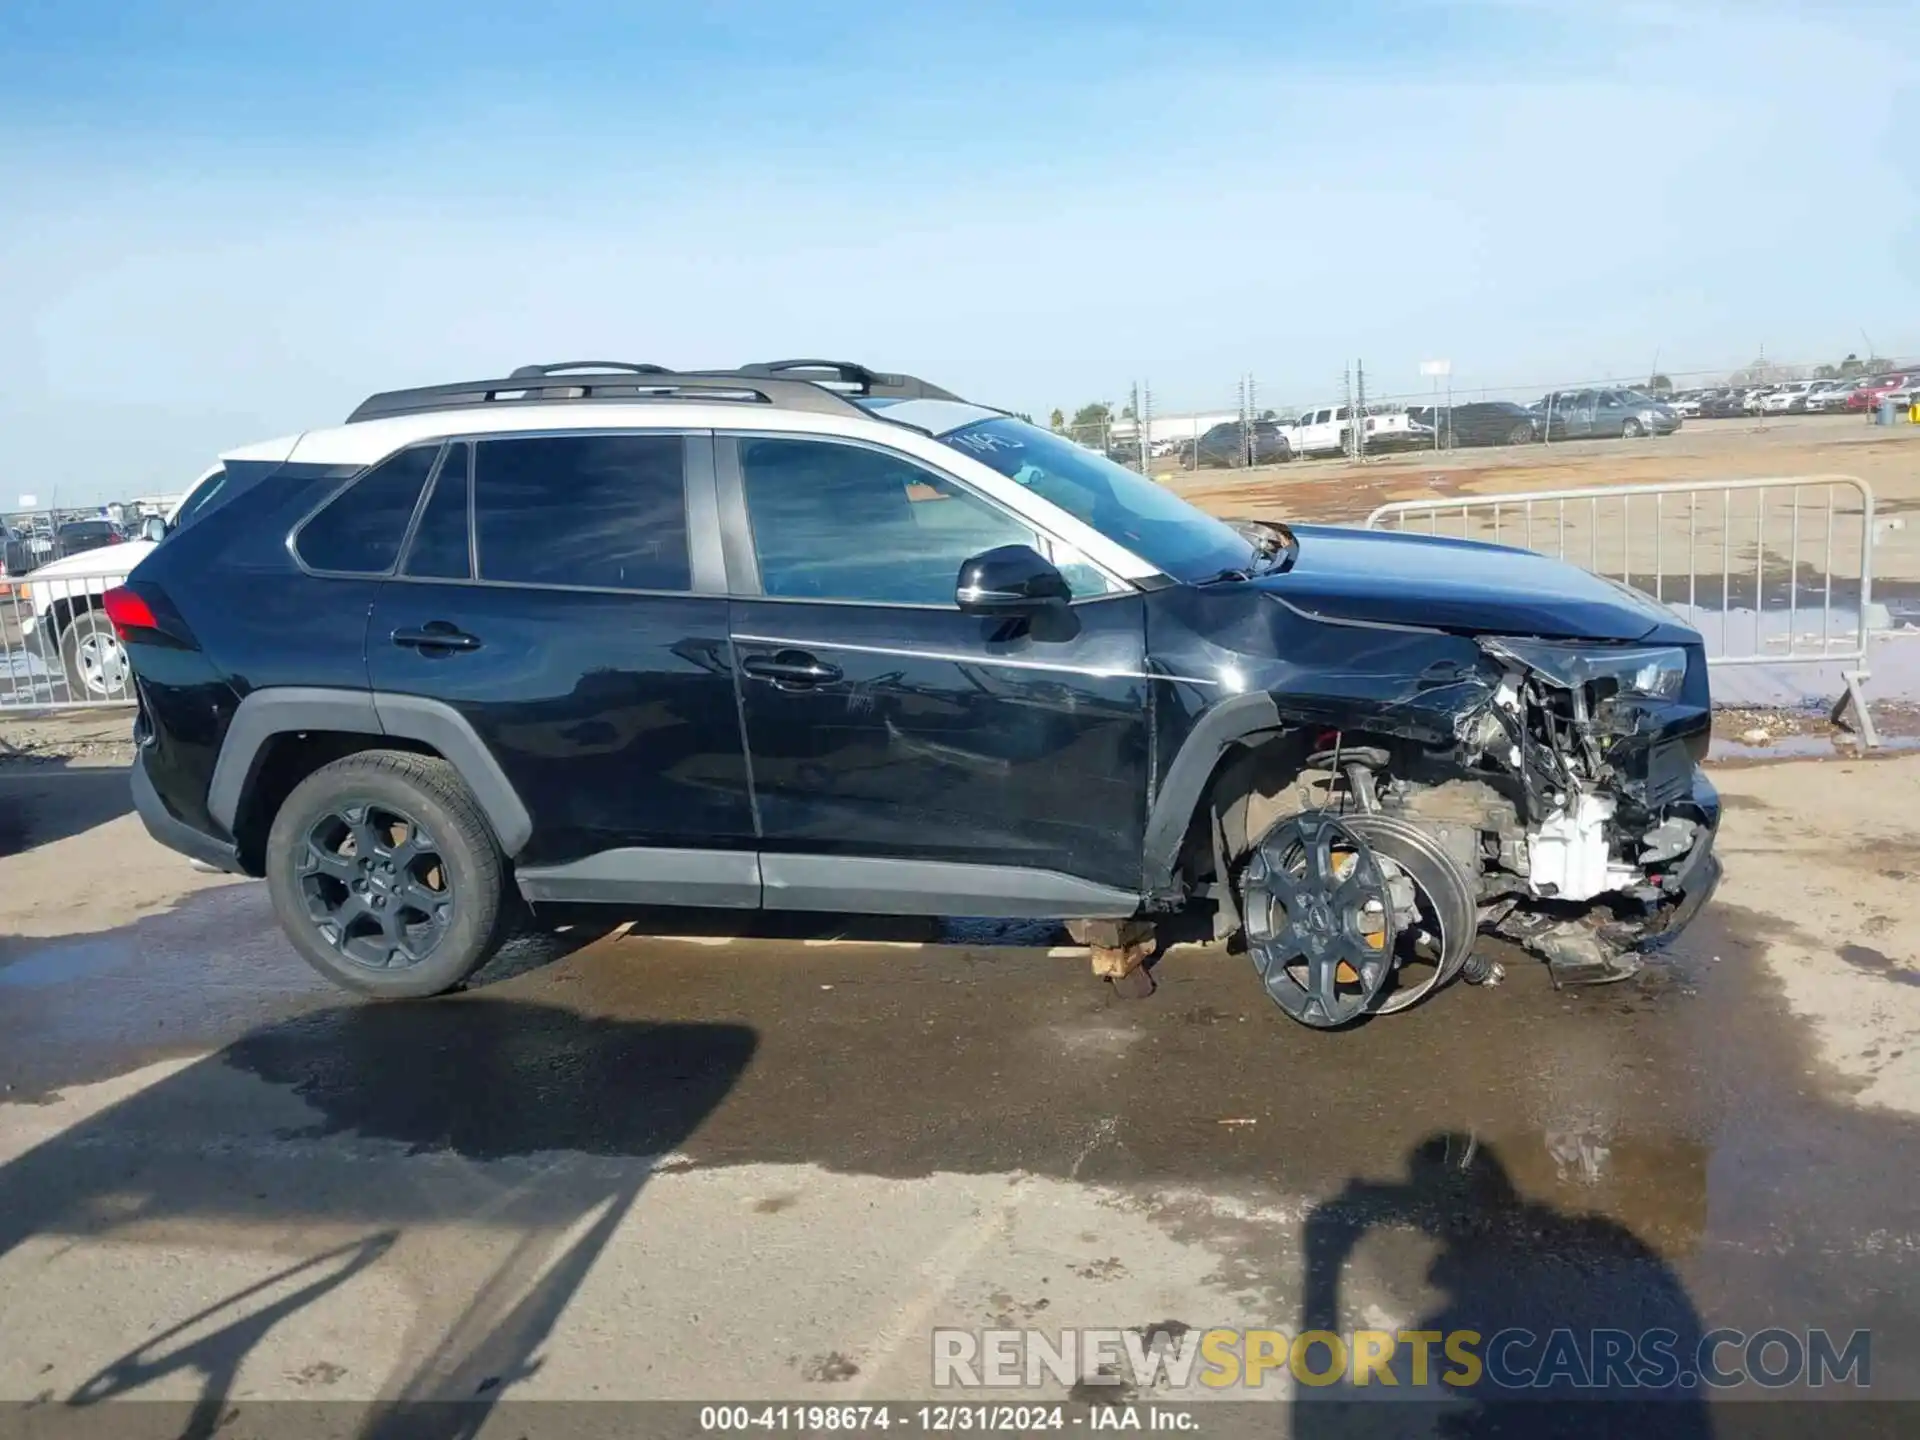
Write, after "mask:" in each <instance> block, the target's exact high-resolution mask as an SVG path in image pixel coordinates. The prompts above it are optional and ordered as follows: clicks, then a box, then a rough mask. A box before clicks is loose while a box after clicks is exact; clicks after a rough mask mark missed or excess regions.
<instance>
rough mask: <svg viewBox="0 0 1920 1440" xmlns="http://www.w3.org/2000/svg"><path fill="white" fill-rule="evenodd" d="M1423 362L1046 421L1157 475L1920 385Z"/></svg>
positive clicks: (1130, 399) (1852, 408)
mask: <svg viewBox="0 0 1920 1440" xmlns="http://www.w3.org/2000/svg"><path fill="white" fill-rule="evenodd" d="M1420 368H1421V370H1422V372H1423V373H1425V374H1427V376H1428V377H1429V378H1428V382H1427V383H1426V384H1425V386H1424V388H1422V387H1420V386H1408V387H1406V388H1401V389H1394V388H1389V387H1388V386H1386V385H1383V384H1382V383H1381V381H1380V378H1379V375H1378V372H1377V371H1370V370H1369V369H1368V367H1367V365H1366V363H1365V362H1364V361H1361V360H1354V361H1352V362H1350V363H1348V364H1347V365H1345V366H1344V367H1343V368H1341V369H1340V370H1338V371H1335V372H1333V373H1332V374H1330V375H1329V376H1328V380H1327V383H1326V385H1325V386H1324V387H1322V389H1321V390H1320V391H1319V393H1317V394H1312V395H1300V394H1295V395H1292V396H1286V395H1285V392H1284V388H1283V387H1281V386H1278V385H1269V384H1266V383H1263V382H1261V381H1260V380H1259V379H1258V378H1257V377H1256V376H1254V375H1251V374H1248V375H1242V376H1241V377H1239V379H1238V380H1237V381H1236V382H1235V383H1234V385H1233V386H1232V387H1231V388H1229V389H1227V390H1225V391H1223V392H1222V393H1221V394H1220V398H1219V403H1217V404H1215V405H1212V406H1204V407H1202V408H1199V409H1172V408H1168V407H1165V406H1163V405H1161V404H1160V403H1158V401H1157V399H1156V396H1155V394H1154V391H1153V387H1152V385H1151V384H1150V383H1149V382H1147V381H1144V380H1142V381H1136V382H1134V383H1132V384H1131V385H1130V386H1129V387H1128V391H1127V398H1126V399H1125V400H1124V401H1122V402H1119V403H1118V404H1115V403H1113V402H1102V403H1096V404H1090V405H1086V406H1082V407H1081V408H1080V409H1079V410H1078V411H1076V412H1074V414H1073V416H1072V417H1071V418H1070V419H1069V418H1067V416H1066V415H1065V414H1064V413H1063V412H1055V428H1057V429H1059V430H1060V431H1062V433H1064V434H1066V435H1068V436H1070V437H1071V438H1072V439H1073V440H1074V441H1075V442H1076V443H1078V444H1081V445H1084V446H1086V447H1087V448H1088V449H1090V450H1096V451H1099V452H1100V453H1102V454H1105V455H1107V456H1108V457H1109V458H1111V459H1113V460H1115V461H1117V462H1119V463H1120V464H1123V465H1126V466H1128V467H1129V468H1132V469H1135V470H1140V471H1143V472H1146V473H1149V474H1166V473H1171V472H1174V471H1182V470H1208V469H1248V468H1255V467H1260V466H1268V465H1278V464H1285V463H1288V462H1290V461H1293V460H1301V459H1345V460H1348V461H1359V460H1365V459H1367V458H1369V457H1371V456H1377V455H1385V454H1393V453H1399V452H1406V451H1417V450H1436V451H1438V450H1453V449H1467V448H1475V447H1481V446H1509V445H1528V444H1544V445H1552V444H1557V443H1561V442H1564V441H1568V440H1579V439H1598V438H1610V437H1622V438H1634V437H1635V436H1638V435H1642V434H1648V433H1652V434H1662V433H1667V431H1668V429H1669V426H1668V424H1667V417H1666V416H1665V415H1664V414H1663V415H1662V417H1661V419H1660V420H1659V422H1658V423H1649V421H1648V419H1647V418H1646V411H1647V407H1649V406H1657V407H1661V409H1662V411H1670V412H1671V417H1672V419H1673V420H1675V421H1677V422H1678V423H1679V424H1686V423H1689V422H1698V421H1745V422H1747V423H1749V424H1752V425H1756V426H1765V425H1766V424H1768V423H1769V422H1770V421H1772V420H1775V419H1780V418H1784V417H1788V416H1795V415H1802V414H1822V413H1824V414H1853V415H1856V416H1858V417H1859V418H1862V419H1867V418H1871V412H1872V408H1873V402H1872V399H1871V398H1870V397H1872V396H1874V395H1875V394H1876V393H1877V389H1878V388H1883V387H1877V386H1876V384H1875V382H1876V381H1891V382H1896V383H1901V382H1903V383H1911V382H1912V381H1913V380H1915V379H1920V360H1912V361H1894V360H1888V359H1884V358H1881V357H1874V358H1872V359H1871V360H1868V361H1861V360H1858V359H1857V358H1856V357H1853V356H1849V357H1847V359H1846V360H1845V361H1843V362H1840V363H1838V364H1828V363H1821V364H1795V363H1786V362H1780V361H1772V360H1767V359H1765V358H1764V357H1763V358H1761V359H1759V360H1756V361H1753V362H1751V363H1749V364H1748V365H1745V366H1737V367H1731V368H1729V367H1726V366H1720V367H1715V368H1699V369H1691V370H1665V371H1661V370H1656V371H1655V372H1654V373H1653V374H1652V375H1643V376H1635V377H1628V376H1621V375H1606V376H1600V377H1589V378H1584V379H1572V380H1569V379H1565V378H1560V379H1555V380H1552V381H1544V382H1540V381H1536V382H1519V383H1505V384H1484V385H1463V384H1460V383H1457V381H1458V378H1459V377H1456V376H1454V375H1453V374H1452V373H1451V372H1452V367H1451V366H1450V365H1448V364H1447V363H1446V362H1428V364H1427V365H1424V366H1422V367H1420ZM1769 397H1771V398H1769ZM1356 421H1357V423H1356Z"/></svg>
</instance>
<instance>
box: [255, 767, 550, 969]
mask: <svg viewBox="0 0 1920 1440" xmlns="http://www.w3.org/2000/svg"><path fill="white" fill-rule="evenodd" d="M265 868H266V874H267V892H268V894H269V896H270V897H271V898H272V901H273V909H274V914H275V915H276V916H277V917H278V918H279V921H280V924H281V928H283V929H284V930H285V931H286V932H287V937H288V939H290V940H291V941H292V942H293V946H294V948H295V949H296V950H298V951H299V952H300V955H301V958H303V959H304V960H306V962H307V963H308V964H310V965H312V966H313V968H314V969H316V970H318V971H319V972H320V973H321V974H322V975H325V976H326V977H327V978H328V979H329V980H332V981H333V982H334V983H335V984H337V985H341V986H344V987H345V988H347V989H349V990H357V991H359V992H360V993H361V994H363V995H372V996H375V997H377V998H380V999H395V1000H397V999H408V998H416V997H419V996H425V995H439V994H442V993H444V992H445V991H448V990H451V989H452V988H454V987H455V986H456V985H458V984H460V982H461V981H463V980H465V979H466V978H467V977H468V976H469V975H471V974H473V972H474V971H476V970H478V969H479V968H480V967H481V966H482V965H484V964H486V962H487V961H488V960H489V959H490V958H491V957H492V955H493V953H494V951H495V950H497V949H498V948H499V947H500V944H501V943H502V941H504V940H505V938H506V936H507V933H508V931H509V929H510V927H511V925H512V922H513V917H514V916H515V915H516V914H517V913H518V912H517V907H515V906H513V905H510V904H508V903H507V894H506V892H507V864H506V860H505V857H503V856H502V855H501V853H500V845H499V842H498V841H497V840H495V838H494V835H493V831H492V829H491V828H490V827H489V826H488V824H487V821H486V817H485V816H484V815H483V814H482V813H481V811H480V807H479V805H478V804H477V803H476V802H475V800H474V798H473V796H472V794H471V793H470V792H469V791H468V790H467V787H466V786H465V785H464V784H463V783H462V782H461V780H460V776H459V774H458V772H456V771H455V770H454V768H453V767H452V766H451V765H449V764H448V763H447V762H446V761H444V760H441V759H438V758H435V757H432V756H425V755H415V754H412V753H410V752H407V751H400V750H363V751H360V752H358V753H356V754H353V755H348V756H345V757H344V758H342V759H339V760H335V761H334V762H333V763H332V764H329V765H323V766H321V767H320V768H319V769H318V770H316V771H314V772H313V774H311V775H309V776H308V777H307V778H306V779H305V780H302V781H301V782H300V783H299V784H298V785H296V786H295V787H294V789H293V793H292V794H290V795H288V796H287V798H286V801H285V803H284V804H282V805H281V807H280V810H279V812H278V813H277V814H276V815H275V816H274V818H273V825H272V828H271V829H270V830H269V831H268V834H267V846H266V867H265Z"/></svg>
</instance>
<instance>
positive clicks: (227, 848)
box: [131, 754, 245, 875]
mask: <svg viewBox="0 0 1920 1440" xmlns="http://www.w3.org/2000/svg"><path fill="white" fill-rule="evenodd" d="M131 780H132V785H133V808H134V810H135V811H136V812H138V814H139V816H140V823H141V824H142V825H145V826H146V827H147V833H148V834H149V835H151V836H152V837H153V838H154V839H155V840H158V841H159V842H160V843H161V844H162V845H164V846H166V847H167V848H168V849H169V850H177V851H179V852H180V853H181V854H182V855H185V856H186V857H187V858H188V859H191V860H198V861H200V862H201V863H202V864H205V865H211V866H212V867H213V868H214V869H216V870H224V871H226V872H227V873H228V874H230V875H240V874H243V873H245V872H244V871H243V870H242V869H241V866H240V860H239V857H238V856H237V855H236V854H235V852H234V847H233V843H232V842H231V841H227V840H222V839H219V838H218V837H217V836H213V835H209V834H207V833H206V832H205V831H203V830H196V829H194V828H193V827H192V826H191V825H189V824H187V823H186V821H184V820H181V819H180V818H178V817H177V816H176V815H174V814H173V812H172V811H170V810H168V809H167V805H166V802H165V801H164V800H162V799H161V798H160V792H159V791H157V790H155V789H154V788H153V781H152V780H151V779H150V778H149V777H148V775H147V757H146V756H145V755H142V754H136V755H135V756H134V757H133V773H132V776H131Z"/></svg>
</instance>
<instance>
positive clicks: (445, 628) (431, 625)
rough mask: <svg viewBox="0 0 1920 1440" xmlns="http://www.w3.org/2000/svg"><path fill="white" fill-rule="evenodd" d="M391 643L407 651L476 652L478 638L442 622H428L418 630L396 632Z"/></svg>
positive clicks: (478, 642) (478, 643)
mask: <svg viewBox="0 0 1920 1440" xmlns="http://www.w3.org/2000/svg"><path fill="white" fill-rule="evenodd" d="M393 643H394V644H396V645H403V646H405V647H406V648H407V649H409V650H478V649H479V648H480V637H479V636H477V635H469V634H467V632H466V631H464V630H456V629H455V628H454V627H453V626H451V625H449V624H448V623H447V622H446V621H444V620H429V621H428V622H427V623H426V624H425V625H422V626H421V627H420V628H419V629H418V630H396V631H394V632H393Z"/></svg>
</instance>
